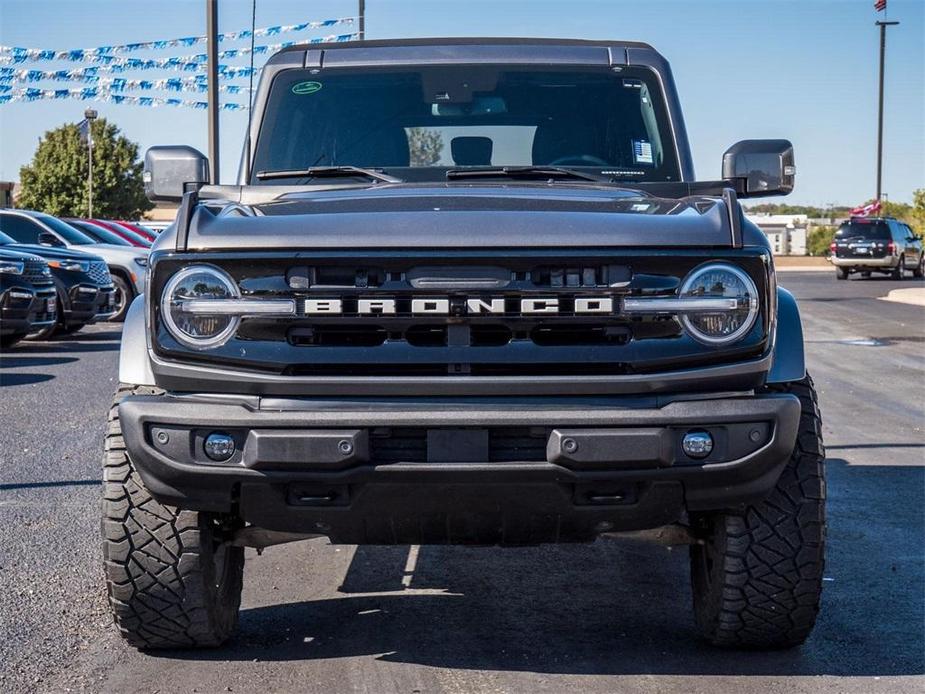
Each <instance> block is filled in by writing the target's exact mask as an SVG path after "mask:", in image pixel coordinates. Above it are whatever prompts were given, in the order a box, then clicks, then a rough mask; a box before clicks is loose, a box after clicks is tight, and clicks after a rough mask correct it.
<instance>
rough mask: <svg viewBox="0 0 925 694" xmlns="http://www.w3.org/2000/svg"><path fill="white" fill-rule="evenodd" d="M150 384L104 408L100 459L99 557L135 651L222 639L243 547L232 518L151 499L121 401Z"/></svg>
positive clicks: (234, 614) (231, 619) (232, 609)
mask: <svg viewBox="0 0 925 694" xmlns="http://www.w3.org/2000/svg"><path fill="white" fill-rule="evenodd" d="M156 392H157V391H156V389H154V388H145V387H134V388H133V387H129V386H121V387H120V388H119V390H118V391H117V392H116V396H115V399H114V401H113V405H112V407H111V408H110V410H109V430H108V432H107V434H106V445H105V453H104V458H103V484H104V491H103V523H102V526H103V527H102V530H103V560H104V568H105V574H106V586H107V589H108V592H109V604H110V607H111V608H112V613H113V618H114V620H115V623H116V626H117V627H118V628H119V631H120V632H121V633H122V636H123V638H124V639H125V640H126V641H128V642H129V643H130V644H132V645H133V646H135V647H137V648H140V649H153V648H177V647H191V646H192V647H202V646H218V645H221V644H222V643H223V642H224V641H225V640H227V639H228V637H229V636H230V635H231V634H232V632H233V631H234V630H235V628H236V626H237V621H238V608H239V607H240V604H241V583H242V579H243V572H244V549H243V548H242V547H232V546H231V545H230V544H228V543H227V542H224V541H223V538H226V537H228V536H229V530H230V529H231V527H232V526H233V521H232V520H231V519H229V518H226V517H223V516H219V515H216V514H208V513H198V512H196V511H186V510H181V509H178V508H175V507H173V506H167V505H164V504H160V503H158V502H157V501H155V500H154V499H153V498H152V497H151V495H150V494H149V493H148V490H147V489H146V488H145V486H144V482H142V480H141V477H139V475H138V472H137V471H136V470H135V468H134V466H133V465H132V461H131V459H130V458H129V456H128V453H127V451H126V449H125V443H124V441H123V439H122V428H121V426H120V424H119V409H118V405H119V402H120V401H121V400H122V399H123V398H124V397H126V396H127V395H130V394H133V393H143V394H155V393H156Z"/></svg>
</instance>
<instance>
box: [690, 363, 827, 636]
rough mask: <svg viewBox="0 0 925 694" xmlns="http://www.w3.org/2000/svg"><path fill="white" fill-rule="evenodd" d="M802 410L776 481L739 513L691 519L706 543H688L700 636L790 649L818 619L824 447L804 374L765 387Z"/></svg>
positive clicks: (812, 391)
mask: <svg viewBox="0 0 925 694" xmlns="http://www.w3.org/2000/svg"><path fill="white" fill-rule="evenodd" d="M766 390H767V391H768V392H780V393H791V394H793V395H796V396H797V397H798V398H799V399H800V404H801V405H802V412H801V415H800V428H799V432H798V434H797V441H796V445H795V447H794V449H793V453H792V455H791V457H790V461H789V462H788V464H787V467H786V468H785V469H784V471H783V473H781V476H780V479H779V480H778V482H777V485H776V486H775V487H774V489H773V490H772V491H771V493H770V494H768V496H767V497H766V498H765V499H764V500H762V501H761V502H759V503H756V504H754V505H750V506H747V507H746V508H745V509H743V510H742V511H739V512H732V511H730V512H726V513H715V514H709V515H705V516H701V517H699V518H694V519H692V520H693V521H694V524H695V527H697V526H699V528H700V530H701V532H702V533H703V534H704V544H702V545H693V546H692V548H691V583H692V586H693V595H694V614H695V617H696V620H697V626H698V627H699V629H700V631H701V633H702V635H703V636H704V638H705V639H706V640H707V641H709V642H710V643H712V644H713V645H716V646H725V647H733V648H752V649H772V648H789V647H792V646H797V645H799V644H801V643H803V642H804V641H805V640H806V638H807V636H809V633H810V631H812V628H813V625H814V624H815V621H816V615H817V613H818V612H819V601H820V598H821V595H822V572H823V567H824V559H825V533H826V528H825V496H826V489H825V468H824V463H825V449H824V448H823V445H822V422H821V419H820V416H819V406H818V401H817V399H816V391H815V388H814V387H813V382H812V379H811V378H810V377H809V375H807V376H806V378H804V379H803V380H801V381H796V382H793V383H788V384H782V385H775V386H769V387H768V388H767V389H766Z"/></svg>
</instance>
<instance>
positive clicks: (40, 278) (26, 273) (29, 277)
mask: <svg viewBox="0 0 925 694" xmlns="http://www.w3.org/2000/svg"><path fill="white" fill-rule="evenodd" d="M23 265H24V267H23V271H22V277H23V279H24V280H26V281H27V282H29V283H31V284H32V285H34V286H35V287H41V286H45V285H50V284H53V282H52V279H51V274H50V272H49V270H48V263H46V262H45V261H44V260H41V259H40V258H35V259H32V258H27V259H26V260H25V261H23Z"/></svg>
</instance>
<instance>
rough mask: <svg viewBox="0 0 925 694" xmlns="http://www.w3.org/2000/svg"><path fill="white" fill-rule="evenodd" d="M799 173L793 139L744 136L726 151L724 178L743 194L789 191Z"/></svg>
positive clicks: (756, 195) (752, 194) (724, 156)
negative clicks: (795, 162) (761, 138)
mask: <svg viewBox="0 0 925 694" xmlns="http://www.w3.org/2000/svg"><path fill="white" fill-rule="evenodd" d="M795 177H796V167H795V166H794V164H793V145H792V144H791V143H790V141H789V140H742V141H741V142H737V143H735V144H734V145H733V146H732V147H730V148H729V149H727V150H726V153H725V154H723V180H724V181H729V182H730V183H731V184H732V187H733V188H735V191H736V193H737V194H738V195H739V197H742V198H760V197H764V196H768V195H787V194H788V193H789V192H791V191H792V190H793V181H794V178H795Z"/></svg>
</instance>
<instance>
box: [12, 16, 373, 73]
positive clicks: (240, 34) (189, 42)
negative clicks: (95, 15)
mask: <svg viewBox="0 0 925 694" xmlns="http://www.w3.org/2000/svg"><path fill="white" fill-rule="evenodd" d="M355 21H356V18H354V17H341V18H339V19H323V20H320V21H314V22H302V23H301V24H281V25H277V26H270V27H262V28H260V29H256V30H254V31H251V30H250V29H242V30H241V31H235V32H231V33H226V34H219V35H218V40H219V41H237V40H240V39H249V38H250V37H251V35H252V34H253V36H277V35H279V34H286V33H291V32H299V31H307V30H312V29H321V28H325V27H333V26H345V25H350V26H352V25H353V24H354V23H355ZM205 42H206V37H205V36H186V37H182V38H176V39H165V40H161V41H141V42H138V43H126V44H122V45H118V46H97V47H96V48H74V49H71V50H63V51H59V50H55V49H47V48H23V47H19V46H0V60H5V61H6V62H8V63H9V62H12V63H23V62H26V61H50V60H68V61H71V62H84V61H92V60H95V59H99V58H102V57H104V56H112V55H114V54H120V53H132V52H135V51H142V50H162V49H164V48H173V47H175V46H195V45H197V44H203V43H205ZM312 42H313V43H320V41H312Z"/></svg>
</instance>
